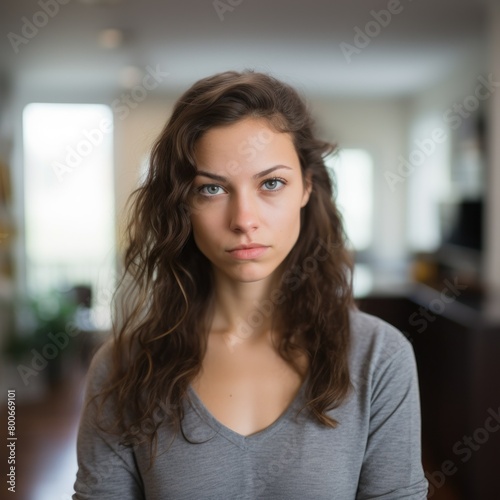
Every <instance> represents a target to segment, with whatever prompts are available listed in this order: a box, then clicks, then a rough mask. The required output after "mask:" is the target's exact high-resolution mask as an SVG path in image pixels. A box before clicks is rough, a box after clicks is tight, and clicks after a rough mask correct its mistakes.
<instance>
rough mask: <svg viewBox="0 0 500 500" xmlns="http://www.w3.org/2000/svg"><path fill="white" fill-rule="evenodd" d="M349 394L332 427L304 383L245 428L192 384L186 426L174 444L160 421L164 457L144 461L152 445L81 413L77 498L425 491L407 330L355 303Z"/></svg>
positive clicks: (93, 380) (101, 374)
mask: <svg viewBox="0 0 500 500" xmlns="http://www.w3.org/2000/svg"><path fill="white" fill-rule="evenodd" d="M351 330H352V347H353V348H352V351H351V355H350V369H351V377H352V381H353V384H354V387H355V391H354V392H353V393H352V395H351V397H350V399H349V400H348V401H347V402H345V403H344V405H343V406H342V407H340V408H338V409H336V410H332V411H330V412H329V413H330V415H332V416H334V418H336V419H337V420H338V421H339V422H340V424H339V425H338V427H337V428H336V429H331V428H327V427H325V426H322V425H320V424H319V423H317V422H316V421H314V420H313V419H312V418H311V417H309V418H307V416H306V414H305V412H301V413H300V415H299V416H298V417H297V418H295V413H296V410H298V408H300V402H301V401H302V398H303V394H304V388H305V383H304V385H302V387H301V389H300V391H299V393H298V394H297V396H296V398H295V400H294V401H293V403H292V404H291V405H290V407H289V408H288V409H287V410H286V411H285V412H284V413H283V414H282V416H281V417H280V418H279V419H278V420H277V421H275V422H274V423H273V424H272V425H270V426H269V427H267V428H266V429H264V430H262V431H260V432H258V433H256V434H253V435H251V436H248V437H244V436H242V435H240V434H237V433H235V432H233V431H231V430H230V429H228V428H227V427H225V426H223V425H222V424H220V423H219V422H217V421H216V420H215V419H214V418H213V417H212V416H211V415H210V414H209V413H208V412H207V410H206V409H205V407H204V406H203V404H202V403H201V401H200V400H199V399H198V397H197V396H196V394H195V392H194V391H193V390H192V388H191V387H190V388H189V395H190V399H191V401H192V402H191V403H190V402H189V401H188V400H186V401H185V402H184V407H185V411H186V417H185V419H184V421H183V429H184V433H185V435H186V436H187V437H188V438H189V439H190V440H191V441H197V442H202V444H190V443H188V442H186V441H185V440H184V438H183V437H182V435H181V434H180V435H178V436H177V437H176V439H175V441H174V442H173V444H172V446H171V447H170V449H168V451H165V450H166V448H167V445H168V444H169V443H170V437H171V434H169V433H168V431H167V430H166V429H165V428H163V429H162V431H161V435H160V440H159V450H160V452H159V456H158V457H157V460H156V462H155V464H154V466H153V468H152V469H150V470H147V469H148V465H149V455H148V448H147V446H145V445H144V446H143V445H139V446H135V447H134V448H125V447H122V446H119V445H118V438H117V437H114V436H111V435H103V433H102V432H100V431H98V430H97V429H96V428H95V425H94V424H93V417H94V411H93V407H92V406H91V407H89V409H88V410H86V411H84V413H83V414H82V419H81V423H80V429H79V435H78V465H79V470H78V474H77V479H76V482H75V494H74V495H73V499H74V500H83V499H103V500H113V499H117V500H126V499H147V500H160V499H162V500H163V499H175V500H183V499H194V500H202V499H214V500H215V499H217V500H226V499H235V500H236V499H237V500H250V499H283V500H295V499H297V500H304V499H315V500H320V499H325V500H326V499H338V500H350V499H360V500H362V499H372V498H376V499H377V500H389V499H391V500H392V499H400V498H405V499H422V500H423V499H425V498H426V497H427V486H428V484H427V480H426V479H425V477H424V473H423V470H422V464H421V445H420V402H419V394H418V381H417V372H416V365H415V358H414V354H413V349H412V346H411V344H410V343H409V342H408V340H407V339H406V338H405V337H404V336H403V334H402V333H401V332H399V331H398V330H396V329H395V328H394V327H392V326H390V325H389V324H387V323H385V322H384V321H382V320H380V319H378V318H375V317H374V316H370V315H367V314H364V313H361V312H359V311H354V312H353V313H352V316H351ZM109 351H110V350H109V347H107V346H105V347H104V348H101V349H100V351H99V352H98V353H97V354H96V356H95V357H94V359H93V361H92V364H91V367H90V370H89V373H88V383H87V396H86V397H88V396H89V394H92V393H93V392H94V391H95V390H96V389H97V388H98V387H99V386H100V384H102V381H103V379H104V378H105V375H106V370H107V368H108V366H109Z"/></svg>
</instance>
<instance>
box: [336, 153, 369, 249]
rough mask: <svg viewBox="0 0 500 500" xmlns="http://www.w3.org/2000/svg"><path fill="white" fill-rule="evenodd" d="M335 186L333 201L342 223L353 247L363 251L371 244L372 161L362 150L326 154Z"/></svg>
mask: <svg viewBox="0 0 500 500" xmlns="http://www.w3.org/2000/svg"><path fill="white" fill-rule="evenodd" d="M326 165H327V167H328V168H330V169H331V171H332V174H333V178H334V180H335V184H336V186H337V189H336V193H337V197H336V203H337V206H338V208H339V210H340V212H341V213H342V216H343V219H344V226H345V230H346V233H347V236H348V238H349V241H350V243H351V245H352V246H353V247H354V249H355V250H365V249H367V248H368V247H369V246H370V245H371V243H372V224H373V220H372V213H373V161H372V157H371V156H370V154H369V153H368V152H367V151H365V150H363V149H343V150H340V151H339V153H336V154H334V155H331V156H329V157H328V158H327V159H326Z"/></svg>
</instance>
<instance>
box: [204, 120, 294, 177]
mask: <svg viewBox="0 0 500 500" xmlns="http://www.w3.org/2000/svg"><path fill="white" fill-rule="evenodd" d="M194 152H195V158H196V163H197V166H198V167H199V168H200V169H201V168H202V169H203V170H207V169H210V170H214V171H216V170H218V171H219V172H218V173H222V172H221V171H223V170H225V169H226V170H227V169H228V167H234V164H235V163H236V164H237V165H238V166H240V167H244V169H245V170H246V171H248V172H249V173H255V172H256V171H258V170H259V169H264V168H266V167H270V166H272V165H274V164H279V163H281V164H286V165H289V166H290V167H292V169H296V168H300V162H299V159H298V156H297V153H296V150H295V146H294V144H293V139H292V136H291V135H290V134H288V133H283V132H278V131H276V130H275V129H274V128H273V127H272V125H271V124H270V123H269V121H268V120H266V119H265V118H253V117H252V118H250V117H249V118H244V119H242V120H239V121H238V122H236V123H233V124H230V125H223V126H217V127H213V128H211V129H209V130H208V131H207V132H205V133H204V134H203V136H202V137H201V138H200V139H198V141H197V142H196V144H195V151H194ZM271 164H272V165H271ZM239 170H240V171H241V170H242V169H241V168H240V169H239ZM229 174H230V172H229Z"/></svg>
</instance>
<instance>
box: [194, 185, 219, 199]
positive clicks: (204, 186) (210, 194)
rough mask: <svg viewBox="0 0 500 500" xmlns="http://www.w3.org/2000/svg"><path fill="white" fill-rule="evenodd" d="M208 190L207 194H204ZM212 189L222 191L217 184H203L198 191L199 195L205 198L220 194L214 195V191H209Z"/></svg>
mask: <svg viewBox="0 0 500 500" xmlns="http://www.w3.org/2000/svg"><path fill="white" fill-rule="evenodd" d="M204 189H206V190H207V191H206V192H203V190H204ZM210 189H220V186H218V185H217V184H203V186H200V187H199V188H198V189H197V191H198V193H201V194H202V195H203V196H213V195H216V194H218V193H214V192H213V191H209V190H210Z"/></svg>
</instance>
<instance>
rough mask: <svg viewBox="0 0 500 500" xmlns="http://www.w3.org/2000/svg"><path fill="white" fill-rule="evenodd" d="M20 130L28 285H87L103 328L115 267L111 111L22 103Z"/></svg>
mask: <svg viewBox="0 0 500 500" xmlns="http://www.w3.org/2000/svg"><path fill="white" fill-rule="evenodd" d="M23 134H24V189H25V191H24V199H25V238H26V266H27V269H26V274H27V285H28V291H29V293H31V294H43V293H44V292H48V291H52V290H64V289H68V288H70V287H72V286H74V285H88V286H90V287H91V289H92V295H93V309H94V312H95V313H96V314H97V315H98V316H97V319H102V320H103V323H104V324H103V327H106V325H105V323H106V321H107V320H106V319H105V318H106V317H107V315H108V314H109V313H107V311H109V298H110V295H111V291H112V289H113V286H114V268H115V214H114V180H113V177H114V172H113V115H112V112H111V109H110V108H109V107H108V106H104V105H98V104H39V103H33V104H29V105H28V106H26V107H25V109H24V113H23ZM108 319H109V318H108Z"/></svg>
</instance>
